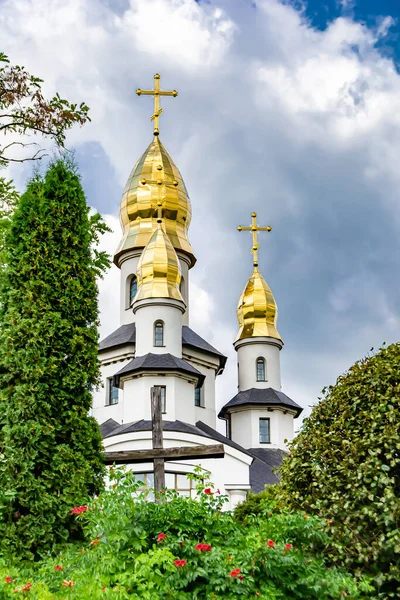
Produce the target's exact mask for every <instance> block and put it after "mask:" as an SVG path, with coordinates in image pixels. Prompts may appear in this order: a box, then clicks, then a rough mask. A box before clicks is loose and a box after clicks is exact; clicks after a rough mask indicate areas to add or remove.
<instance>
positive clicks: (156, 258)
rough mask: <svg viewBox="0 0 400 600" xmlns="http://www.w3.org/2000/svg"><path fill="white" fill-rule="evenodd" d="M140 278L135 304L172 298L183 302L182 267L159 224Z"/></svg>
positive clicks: (139, 270)
mask: <svg viewBox="0 0 400 600" xmlns="http://www.w3.org/2000/svg"><path fill="white" fill-rule="evenodd" d="M136 276H137V284H138V290H137V294H136V296H135V298H134V302H137V301H138V300H145V299H149V298H171V299H173V300H180V301H181V302H183V298H182V295H181V292H180V290H179V286H180V283H181V277H182V275H181V266H180V263H179V259H178V257H177V255H176V252H175V249H174V247H173V245H172V243H171V241H170V239H169V237H168V235H167V234H166V233H165V231H164V230H163V228H162V226H161V222H159V223H157V229H156V230H155V231H154V233H153V235H152V236H151V238H150V240H149V242H148V243H147V245H146V247H145V249H144V250H143V252H142V255H141V257H140V259H139V262H138V265H137V269H136Z"/></svg>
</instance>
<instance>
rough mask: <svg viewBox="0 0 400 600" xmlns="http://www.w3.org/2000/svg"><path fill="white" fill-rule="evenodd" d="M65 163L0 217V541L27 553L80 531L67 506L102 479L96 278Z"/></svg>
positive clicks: (80, 199) (92, 235) (81, 203)
mask: <svg viewBox="0 0 400 600" xmlns="http://www.w3.org/2000/svg"><path fill="white" fill-rule="evenodd" d="M88 211H89V209H88V207H87V206H86V200H85V196H84V193H83V190H82V187H81V184H80V181H79V177H78V175H77V174H76V172H75V170H74V168H73V166H72V165H70V164H69V163H68V161H66V160H58V161H57V162H55V163H54V164H52V165H51V166H50V168H49V169H48V171H47V173H46V174H45V176H44V177H43V178H42V177H40V176H35V177H34V178H33V179H32V181H31V182H30V183H29V185H28V187H27V190H26V192H25V193H24V194H23V195H22V196H21V198H20V200H19V202H18V204H17V206H16V209H15V211H14V213H13V215H12V217H11V221H10V226H9V227H7V230H8V232H7V238H6V251H5V263H6V267H5V269H4V273H3V276H2V285H1V286H0V425H1V430H0V452H1V455H0V460H1V462H0V490H1V492H0V512H1V518H0V534H1V538H2V541H1V544H2V546H3V548H5V547H9V548H10V551H11V550H12V551H15V552H16V553H18V554H19V555H28V556H37V555H40V554H42V553H43V552H44V551H46V550H49V549H53V548H54V547H55V546H56V545H57V544H58V543H60V542H63V541H65V540H66V539H68V538H69V537H72V538H74V537H79V536H81V531H80V527H79V526H78V525H77V523H76V520H75V519H73V518H72V516H71V514H70V511H71V506H72V505H74V504H83V503H84V502H85V501H86V499H87V497H88V495H89V496H92V495H94V494H96V493H98V492H99V491H100V490H101V489H102V486H103V475H104V467H103V462H102V455H101V451H102V441H101V436H100V433H99V429H98V426H97V423H96V421H95V420H94V419H93V418H91V417H88V412H89V409H90V407H91V390H92V389H93V387H94V386H95V385H96V384H97V382H98V362H97V344H98V333H97V325H98V306H97V285H96V276H97V275H98V274H99V273H100V272H102V271H103V269H104V268H105V266H106V265H107V264H108V258H107V257H106V255H105V254H104V253H102V252H99V251H97V250H96V249H91V244H92V243H93V241H95V240H96V239H97V237H98V235H99V234H100V233H101V232H102V231H104V229H105V225H104V223H102V222H101V220H100V218H99V216H97V215H96V216H93V217H90V216H89V214H88Z"/></svg>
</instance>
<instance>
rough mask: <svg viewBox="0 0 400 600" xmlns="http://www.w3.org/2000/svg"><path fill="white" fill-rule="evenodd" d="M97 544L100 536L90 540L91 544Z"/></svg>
mask: <svg viewBox="0 0 400 600" xmlns="http://www.w3.org/2000/svg"><path fill="white" fill-rule="evenodd" d="M97 544H100V538H98V537H97V538H95V539H94V540H92V541H91V542H90V545H91V546H97Z"/></svg>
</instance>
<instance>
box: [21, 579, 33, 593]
mask: <svg viewBox="0 0 400 600" xmlns="http://www.w3.org/2000/svg"><path fill="white" fill-rule="evenodd" d="M31 587H32V584H31V582H30V581H28V582H27V583H26V584H25V585H23V586H22V588H21V592H29V590H30V589H31Z"/></svg>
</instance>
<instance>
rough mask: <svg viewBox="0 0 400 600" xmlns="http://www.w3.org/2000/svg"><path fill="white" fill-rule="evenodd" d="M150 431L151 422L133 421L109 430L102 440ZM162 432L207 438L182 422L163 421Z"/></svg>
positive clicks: (194, 427) (193, 427) (192, 426)
mask: <svg viewBox="0 0 400 600" xmlns="http://www.w3.org/2000/svg"><path fill="white" fill-rule="evenodd" d="M110 420H112V419H110ZM107 423H108V421H106V422H105V423H103V425H106V424H107ZM114 423H115V421H114ZM103 425H101V426H100V431H101V428H102V427H103ZM150 430H151V421H149V420H145V419H141V420H140V421H135V422H134V423H124V424H122V425H118V424H117V427H114V428H113V429H112V430H110V432H109V433H107V434H106V435H103V437H104V438H106V437H113V436H114V435H122V434H123V433H132V432H135V431H150ZM163 430H164V431H180V432H182V433H192V434H194V435H202V436H204V437H209V436H205V435H204V432H203V431H201V429H199V428H198V427H196V426H195V425H190V424H189V423H184V422H183V421H164V420H163Z"/></svg>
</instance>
